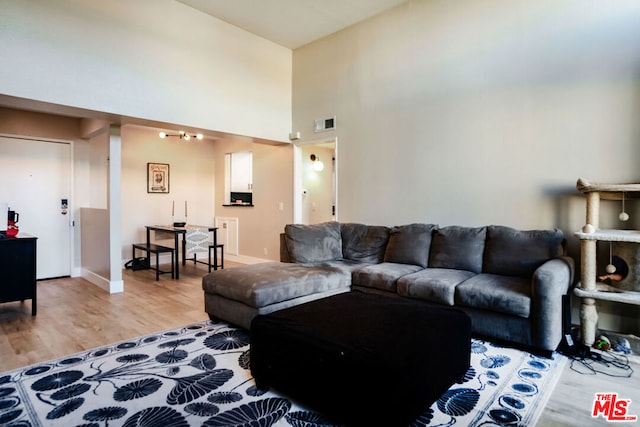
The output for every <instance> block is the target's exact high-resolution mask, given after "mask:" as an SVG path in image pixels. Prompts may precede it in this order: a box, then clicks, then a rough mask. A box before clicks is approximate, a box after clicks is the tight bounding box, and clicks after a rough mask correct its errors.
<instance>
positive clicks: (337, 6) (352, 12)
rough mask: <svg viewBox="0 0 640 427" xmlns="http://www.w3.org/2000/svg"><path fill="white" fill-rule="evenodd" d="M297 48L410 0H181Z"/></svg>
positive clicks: (281, 43) (259, 34)
mask: <svg viewBox="0 0 640 427" xmlns="http://www.w3.org/2000/svg"><path fill="white" fill-rule="evenodd" d="M177 1H179V2H180V3H183V4H185V5H187V6H190V7H192V8H194V9H196V10H199V11H201V12H203V13H206V14H208V15H211V16H214V17H216V18H218V19H220V20H222V21H225V22H227V23H229V24H231V25H234V26H236V27H239V28H242V29H243V30H245V31H248V32H250V33H253V34H255V35H257V36H260V37H263V38H265V39H267V40H270V41H272V42H274V43H277V44H279V45H282V46H285V47H287V48H289V49H296V48H298V47H300V46H303V45H305V44H308V43H311V42H313V41H315V40H318V39H321V38H322V37H325V36H328V35H329V34H332V33H335V32H337V31H340V30H342V29H344V28H347V27H349V26H351V25H353V24H355V23H357V22H360V21H363V20H365V19H367V18H370V17H372V16H374V15H377V14H378V13H381V12H383V11H385V10H387V9H390V8H392V7H394V6H397V5H399V4H402V3H404V2H405V1H407V0H177Z"/></svg>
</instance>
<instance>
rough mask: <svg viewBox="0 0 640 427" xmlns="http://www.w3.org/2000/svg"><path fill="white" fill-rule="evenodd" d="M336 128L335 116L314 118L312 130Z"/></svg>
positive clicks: (319, 130)
mask: <svg viewBox="0 0 640 427" xmlns="http://www.w3.org/2000/svg"><path fill="white" fill-rule="evenodd" d="M335 128H336V116H333V117H329V118H328V119H316V122H315V127H314V129H313V131H314V132H322V131H325V130H331V129H335Z"/></svg>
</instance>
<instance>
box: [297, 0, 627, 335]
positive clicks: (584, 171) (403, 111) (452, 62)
mask: <svg viewBox="0 0 640 427" xmlns="http://www.w3.org/2000/svg"><path fill="white" fill-rule="evenodd" d="M638 40H640V2H637V1H635V0H612V1H607V2H597V1H590V2H585V1H583V0H563V1H560V2H558V1H556V0H538V1H529V0H491V1H477V0H460V1H448V0H428V1H427V0H424V1H421V0H411V1H408V2H407V3H405V4H403V5H401V6H399V7H397V8H394V9H392V10H390V11H388V12H386V13H383V14H381V15H378V16H376V17H374V18H372V19H369V20H367V21H365V22H363V23H361V24H358V25H355V26H353V27H350V28H348V29H346V30H343V31H341V32H339V33H336V34H334V35H331V36H329V37H326V38H324V39H322V40H319V41H317V42H315V43H311V44H309V45H306V46H304V47H302V48H300V49H297V50H295V51H294V57H293V70H294V71H293V95H294V98H293V130H294V131H300V132H301V134H302V138H301V141H302V142H304V141H309V140H313V139H314V133H313V123H314V119H318V118H325V117H331V116H333V115H335V116H336V123H337V127H336V129H335V131H330V132H328V133H327V135H329V136H336V137H338V139H339V140H340V144H339V146H338V160H339V162H338V189H339V191H338V211H339V218H340V221H355V222H365V223H371V224H385V225H393V224H402V223H409V222H414V221H416V222H432V223H437V224H440V225H451V224H459V225H470V226H475V225H485V224H504V225H509V226H513V227H516V228H524V229H531V228H551V227H559V228H561V229H562V230H563V231H564V232H565V235H566V237H567V240H568V244H569V251H570V254H571V255H572V256H574V257H575V258H576V261H578V264H579V251H578V241H577V239H576V238H575V237H574V236H573V232H574V231H576V230H578V229H579V228H580V227H581V226H582V225H583V224H584V220H585V210H584V198H583V197H582V196H581V195H580V194H579V193H578V192H577V191H576V189H575V183H576V181H577V179H578V178H579V177H583V178H588V179H591V180H594V181H604V182H629V181H636V182H637V181H638V179H639V177H640V166H639V164H640V120H638V118H639V117H640V75H639V73H638V70H640V49H639V48H638ZM603 209H604V210H605V212H604V213H603V214H601V218H602V220H601V221H602V222H604V223H605V224H603V225H604V226H609V227H611V226H614V227H620V228H623V227H625V226H628V225H630V226H635V227H638V225H639V219H638V218H635V219H634V220H633V221H631V223H630V224H621V223H619V222H618V220H617V212H619V209H620V206H618V205H615V206H614V205H612V206H604V207H603ZM607 210H610V212H609V213H607ZM604 264H606V260H603V266H604ZM601 309H602V310H601V314H602V316H601V319H602V320H603V321H602V322H601V323H602V325H604V327H607V326H610V327H612V328H614V329H616V328H622V329H624V328H627V326H625V324H626V325H628V324H631V325H633V327H632V328H631V332H633V333H636V334H638V333H639V329H638V328H639V327H640V325H638V313H639V310H638V307H629V306H624V307H621V306H620V305H619V304H618V305H615V306H614V307H613V306H608V305H607V304H604V303H603V304H601ZM574 320H575V315H574ZM618 330H620V329H618ZM627 331H629V330H628V329H627Z"/></svg>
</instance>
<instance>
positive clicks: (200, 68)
mask: <svg viewBox="0 0 640 427" xmlns="http://www.w3.org/2000/svg"><path fill="white" fill-rule="evenodd" d="M0 11H1V12H0V19H1V26H0V57H2V58H11V60H3V61H2V62H1V63H0V95H10V96H13V97H19V98H26V99H32V100H37V101H45V102H49V103H53V104H60V105H63V106H71V107H79V108H83V109H88V110H94V111H97V112H104V113H110V114H114V115H117V116H129V117H134V118H141V119H150V120H155V121H159V122H167V123H176V124H180V125H184V126H193V127H197V128H202V129H210V130H216V131H221V132H228V133H233V134H239V135H247V136H251V137H257V138H264V139H271V140H278V141H286V142H288V138H287V136H288V133H289V132H290V129H291V51H290V50H289V49H286V48H283V47H281V46H278V45H276V44H275V43H272V42H269V41H266V40H264V39H262V38H260V37H257V36H254V35H253V34H250V33H248V32H246V31H243V30H240V29H238V28H236V27H233V26H231V25H229V24H226V23H225V22H223V21H220V20H217V19H214V18H212V17H210V16H208V15H205V14H203V13H201V12H198V11H196V10H195V9H192V8H190V7H188V6H185V5H183V4H181V3H179V2H176V1H173V0H140V1H134V2H132V1H128V0H109V1H104V2H103V1H93V0H75V1H74V0H47V1H15V0H0Z"/></svg>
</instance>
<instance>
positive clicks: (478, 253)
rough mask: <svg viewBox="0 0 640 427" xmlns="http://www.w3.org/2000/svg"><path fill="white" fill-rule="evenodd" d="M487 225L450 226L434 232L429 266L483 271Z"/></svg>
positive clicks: (476, 271) (475, 271)
mask: <svg viewBox="0 0 640 427" xmlns="http://www.w3.org/2000/svg"><path fill="white" fill-rule="evenodd" d="M486 232H487V229H486V227H478V228H471V227H460V226H456V225H454V226H450V227H444V228H439V229H437V230H436V231H435V232H434V233H433V241H432V242H431V255H430V256H429V267H431V268H450V269H454V270H467V271H472V272H474V273H480V272H482V257H483V255H484V241H485V237H486Z"/></svg>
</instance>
